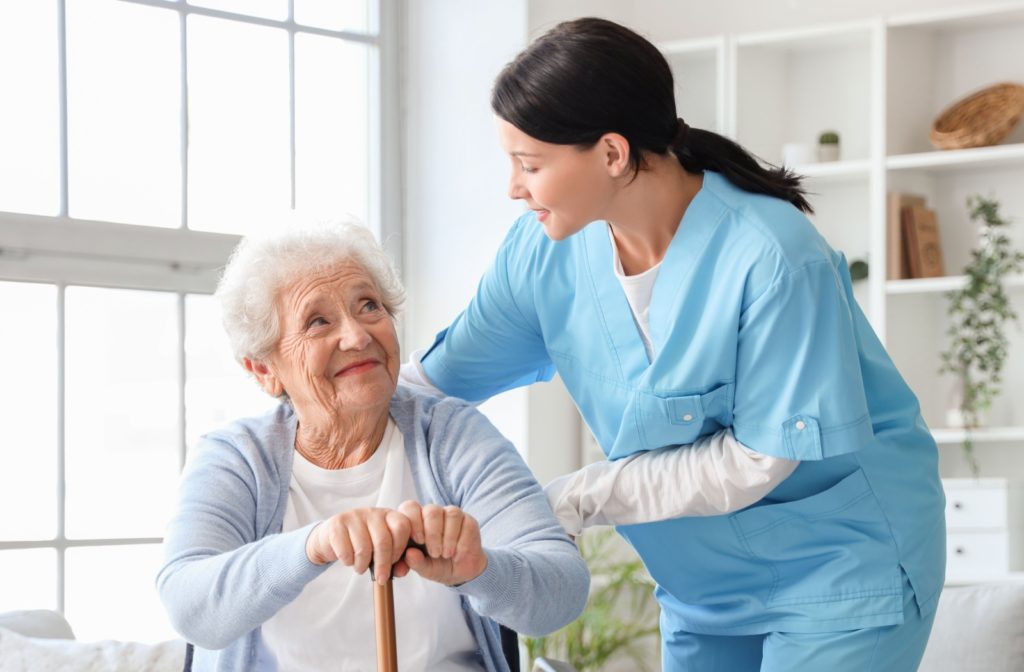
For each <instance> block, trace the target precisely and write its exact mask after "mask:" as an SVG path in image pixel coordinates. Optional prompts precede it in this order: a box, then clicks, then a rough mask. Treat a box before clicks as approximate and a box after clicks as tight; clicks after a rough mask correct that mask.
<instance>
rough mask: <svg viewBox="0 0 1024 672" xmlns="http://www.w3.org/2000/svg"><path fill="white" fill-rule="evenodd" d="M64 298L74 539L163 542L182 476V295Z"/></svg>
mask: <svg viewBox="0 0 1024 672" xmlns="http://www.w3.org/2000/svg"><path fill="white" fill-rule="evenodd" d="M66 297H67V298H66V304H65V305H66V311H67V336H66V351H67V360H66V361H67V382H66V388H65V389H66V394H67V397H66V401H65V409H66V411H65V413H66V418H67V430H66V452H67V458H66V460H67V533H68V537H72V538H110V537H129V536H131V537H134V536H140V537H158V536H162V535H163V529H164V526H165V525H166V523H167V520H168V518H169V516H170V511H171V504H172V501H173V494H174V489H175V485H176V483H177V477H178V455H179V438H178V437H179V429H178V403H179V402H178V354H177V352H178V343H177V341H178V329H177V297H176V296H175V295H173V294H164V293H157V292H139V291H129V290H113V289H93V288H87V287H69V288H68V289H67V295H66Z"/></svg>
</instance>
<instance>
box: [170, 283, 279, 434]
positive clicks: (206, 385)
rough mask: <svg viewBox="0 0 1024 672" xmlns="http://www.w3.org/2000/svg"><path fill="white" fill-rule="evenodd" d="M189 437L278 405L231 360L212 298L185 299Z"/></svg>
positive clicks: (186, 429) (233, 359)
mask: <svg viewBox="0 0 1024 672" xmlns="http://www.w3.org/2000/svg"><path fill="white" fill-rule="evenodd" d="M185 371H186V372H187V378H186V382H185V432H186V433H185V436H186V440H187V442H188V446H189V447H192V446H195V445H196V441H198V440H199V437H200V436H202V435H203V434H205V433H206V432H209V431H210V430H213V429H217V428H218V427H223V426H224V425H226V424H227V423H229V422H231V421H233V420H236V419H238V418H244V417H249V416H253V415H259V414H261V413H263V412H265V411H267V410H270V409H271V408H273V407H274V406H276V405H277V400H275V399H274V398H273V397H271V396H270V395H268V394H267V393H266V392H264V391H263V390H261V389H260V388H259V387H258V386H257V385H256V382H255V381H254V380H253V379H252V378H251V377H250V376H249V374H248V373H246V372H245V370H244V369H243V368H242V366H241V365H240V364H239V363H238V362H236V361H235V358H234V355H232V354H231V346H230V345H229V344H228V338H227V335H226V334H225V333H224V328H223V327H221V325H220V307H219V306H218V305H217V300H216V299H214V298H213V297H212V296H199V295H189V296H188V297H186V299H185Z"/></svg>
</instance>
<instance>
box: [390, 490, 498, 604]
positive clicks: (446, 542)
mask: <svg viewBox="0 0 1024 672" xmlns="http://www.w3.org/2000/svg"><path fill="white" fill-rule="evenodd" d="M398 510H399V511H401V512H402V513H403V514H405V516H406V517H407V518H408V520H409V521H410V523H411V525H412V533H411V536H412V540H413V541H415V542H416V543H418V544H423V545H424V546H426V547H427V552H426V554H424V553H423V551H421V550H419V549H418V548H415V547H413V548H409V550H408V551H406V553H405V559H404V560H403V561H402V562H400V563H398V564H397V565H395V576H398V577H401V576H405V575H406V574H407V573H408V572H409V570H412V571H414V572H416V573H417V574H419V575H420V576H422V577H423V578H425V579H429V580H431V581H436V582H438V583H443V584H445V585H447V586H455V585H458V584H460V583H465V582H467V581H472V580H473V579H475V578H476V577H478V576H480V575H481V574H483V572H484V570H485V569H487V556H486V555H485V554H484V549H483V546H481V544H480V524H479V523H477V522H476V519H474V518H473V517H472V516H470V515H469V514H468V513H466V512H465V511H463V510H462V509H460V508H459V507H457V506H445V507H441V506H438V505H436V504H427V505H426V506H421V505H420V503H419V502H415V501H412V500H409V501H405V502H402V503H401V504H400V505H399V506H398Z"/></svg>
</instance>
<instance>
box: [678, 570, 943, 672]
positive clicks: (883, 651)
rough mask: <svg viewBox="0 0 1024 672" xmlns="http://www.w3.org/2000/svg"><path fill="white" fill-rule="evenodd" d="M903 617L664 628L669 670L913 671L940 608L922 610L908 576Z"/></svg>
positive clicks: (725, 671)
mask: <svg viewBox="0 0 1024 672" xmlns="http://www.w3.org/2000/svg"><path fill="white" fill-rule="evenodd" d="M905 585H906V588H907V590H906V592H905V597H904V600H903V619H904V620H903V623H902V624H900V625H889V626H884V627H877V628H863V629H860V630H845V631H838V632H822V633H793V632H773V633H771V634H767V635H743V636H732V637H729V636H722V635H699V634H694V633H689V632H680V631H673V630H671V625H669V626H668V629H667V630H666V631H664V636H663V641H664V647H663V656H662V661H661V663H662V670H664V672H805V671H806V670H857V672H908V671H909V670H916V669H917V668H918V665H919V664H920V663H921V658H922V657H923V656H924V650H925V646H926V645H927V643H928V635H929V634H930V632H931V628H932V622H933V621H934V620H935V612H932V613H931V614H928V615H927V616H922V615H921V613H920V611H919V610H918V609H917V606H916V604H915V603H914V599H913V591H912V590H911V589H910V586H909V583H908V582H905Z"/></svg>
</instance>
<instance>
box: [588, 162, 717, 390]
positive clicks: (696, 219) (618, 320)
mask: <svg viewBox="0 0 1024 672" xmlns="http://www.w3.org/2000/svg"><path fill="white" fill-rule="evenodd" d="M724 179H725V178H723V177H721V176H720V175H719V174H718V173H715V172H712V171H704V184H703V186H702V187H701V189H700V191H698V192H697V194H696V195H695V196H694V198H693V200H692V201H690V205H689V206H688V207H687V208H686V212H685V213H684V214H683V218H682V220H681V221H680V223H679V228H678V230H676V233H675V236H673V237H672V242H670V243H669V246H668V250H667V251H666V252H665V258H664V259H663V260H662V262H661V268H660V269H659V270H658V277H657V279H656V280H655V282H654V292H653V293H652V294H651V306H650V311H649V317H650V328H651V343H652V344H653V346H654V358H655V359H657V357H658V353H659V352H661V350H662V346H663V345H664V343H665V338H666V337H667V335H668V332H669V329H670V327H671V324H672V322H673V321H674V319H675V313H676V308H677V304H678V303H679V301H680V299H681V298H682V292H683V289H684V287H686V286H687V285H689V284H690V283H691V277H690V276H691V275H692V274H693V270H694V268H695V267H696V265H697V260H698V259H699V257H700V255H701V254H702V253H703V252H704V248H705V247H706V246H707V244H708V241H709V239H710V238H711V233H712V232H713V231H714V229H715V226H716V225H717V224H718V222H719V221H720V220H721V219H722V217H723V216H724V214H725V212H726V208H725V205H724V203H723V202H722V201H721V200H720V199H719V198H717V197H716V196H715V194H714V192H715V191H716V190H717V188H718V186H719V181H720V180H724ZM606 227H607V223H606V222H593V223H592V224H590V225H589V226H588V227H586V228H585V229H584V230H583V231H582V232H581V233H582V235H583V238H584V245H583V247H584V251H585V255H584V258H585V259H586V263H587V272H588V274H589V275H590V278H591V281H592V283H593V287H594V290H595V292H596V294H597V299H598V310H599V311H601V318H602V320H601V321H602V323H603V325H604V327H605V331H606V332H607V335H608V337H609V339H610V341H611V344H612V349H613V350H614V353H615V358H616V363H617V365H618V368H619V374H620V376H621V379H622V380H624V381H631V380H635V379H636V378H637V377H639V376H641V375H643V373H644V372H645V371H647V369H648V367H649V366H650V364H651V362H650V361H649V360H648V359H647V351H646V349H645V348H644V343H643V340H642V339H641V337H640V332H639V330H638V329H637V326H636V323H635V322H634V321H633V312H632V310H631V309H630V307H629V302H628V301H627V300H626V295H625V293H624V292H623V289H622V285H621V284H620V283H619V281H618V279H617V278H616V277H615V272H614V263H615V262H614V255H613V252H612V248H611V245H610V244H609V242H608V232H607V230H606ZM698 280H699V279H693V281H694V282H696V281H698Z"/></svg>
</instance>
